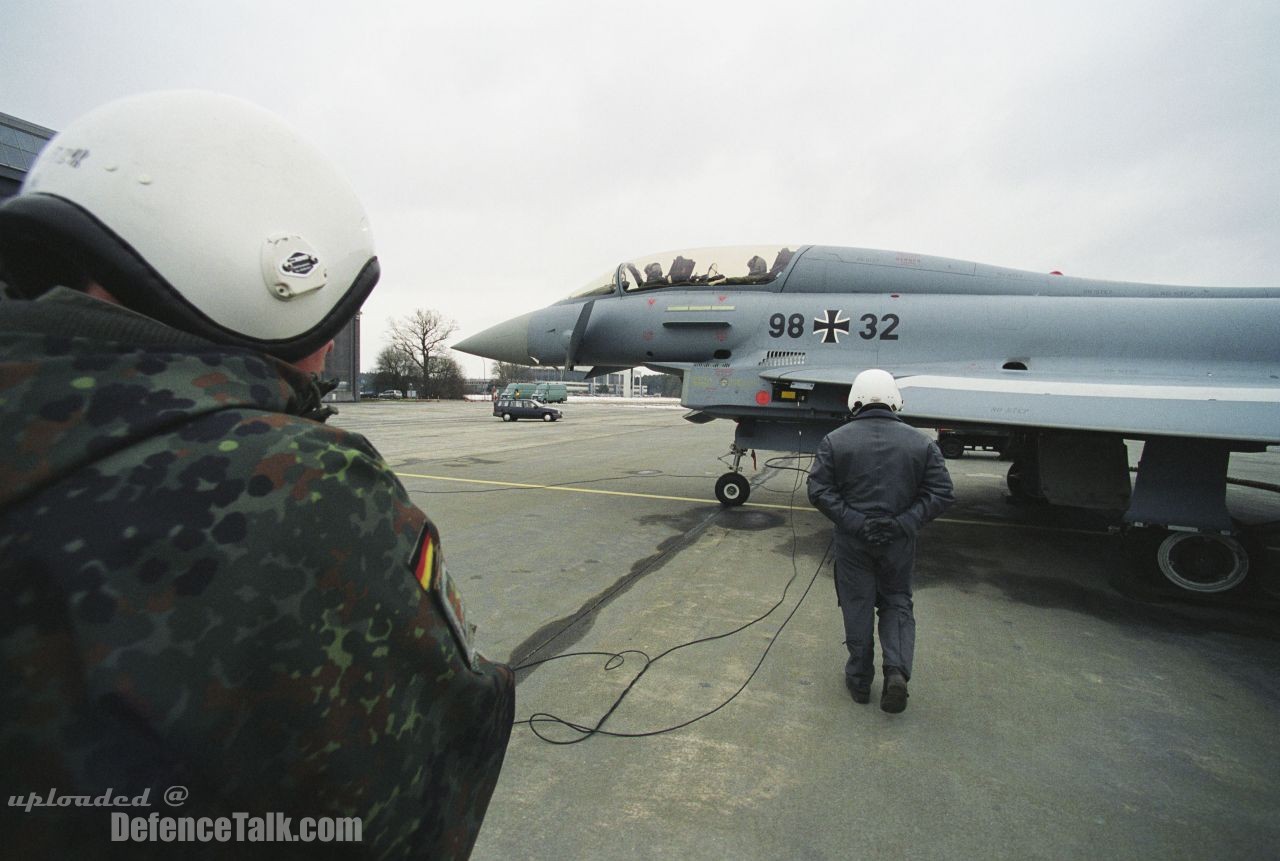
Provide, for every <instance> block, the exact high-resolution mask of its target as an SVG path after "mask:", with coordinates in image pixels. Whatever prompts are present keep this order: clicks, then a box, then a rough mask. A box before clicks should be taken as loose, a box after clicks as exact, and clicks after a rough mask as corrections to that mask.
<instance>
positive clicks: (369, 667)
mask: <svg viewBox="0 0 1280 861" xmlns="http://www.w3.org/2000/svg"><path fill="white" fill-rule="evenodd" d="M207 110H208V106H207V105H202V106H201V110H200V112H199V113H207ZM163 113H164V115H165V116H168V117H170V118H172V116H173V112H172V107H171V106H167V107H166V110H165V111H164V112H163ZM55 143H57V141H55ZM99 146H101V145H99ZM89 161H92V157H90V158H89V159H88V160H87V161H86V162H85V163H86V164H88V163H89ZM38 168H39V165H37V169H38ZM25 191H26V190H25V189H24V192H25ZM28 196H29V195H28V194H26V193H24V196H23V197H19V198H16V199H15V200H14V201H11V202H10V203H9V204H7V205H6V206H4V207H2V208H0V255H3V262H4V263H5V264H9V265H8V267H7V268H9V269H10V275H9V278H11V279H12V280H14V281H15V282H20V281H21V275H22V270H23V268H24V267H23V266H22V265H20V264H23V263H24V262H25V258H24V255H26V254H27V253H28V250H29V248H30V247H36V248H38V249H40V251H41V253H44V254H48V253H50V251H49V248H48V247H47V243H45V244H44V245H41V244H40V243H32V242H27V244H26V245H23V243H22V242H20V241H15V240H14V237H15V236H16V237H19V239H23V240H26V239H29V238H30V237H31V236H32V235H35V234H37V233H38V230H36V229H34V228H31V226H30V225H31V223H32V220H31V219H30V218H28V217H27V216H28V213H27V212H25V211H24V210H23V209H22V208H21V206H18V207H17V208H16V209H15V208H14V204H19V203H20V202H21V201H22V200H23V199H24V197H28ZM36 196H39V195H36ZM66 196H67V197H68V198H72V197H73V195H72V194H71V193H70V192H68V193H67V195H66ZM79 205H80V206H81V207H83V206H84V204H83V203H80V204H79ZM74 217H75V216H74V214H73V215H72V216H68V218H72V219H74ZM40 218H45V216H42V215H41V216H38V217H37V218H36V219H35V220H36V221H37V222H38V221H39V220H40ZM45 220H46V221H48V220H49V219H47V218H45ZM37 238H38V237H37ZM291 253H292V252H291ZM317 256H319V255H317ZM78 262H79V259H78ZM362 262H363V261H362ZM120 268H121V267H119V266H116V267H110V266H109V267H106V268H105V269H104V270H102V271H103V272H105V273H106V276H109V277H110V278H114V279H115V280H114V281H112V282H111V283H109V284H108V285H107V289H104V288H102V287H99V286H97V284H96V283H94V284H92V289H91V290H90V291H89V292H90V293H94V292H95V291H96V293H97V295H102V296H104V297H106V298H113V297H114V298H119V297H120V296H122V295H123V296H126V297H132V301H130V300H129V299H125V300H124V301H125V304H126V305H127V304H132V305H134V306H135V307H137V306H138V305H144V307H145V303H144V302H140V301H139V300H138V299H137V297H138V296H139V295H142V294H139V293H138V292H136V291H133V290H132V289H131V288H130V287H129V286H128V285H125V284H123V283H122V282H121V281H120V274H119V272H117V271H115V270H117V269H120ZM126 268H127V267H126ZM15 271H17V272H18V274H19V277H17V278H15V277H14V275H13V272H15ZM359 271H360V277H362V278H364V279H365V281H366V282H367V281H368V279H369V276H368V265H367V264H366V265H365V266H364V267H363V268H359ZM162 274H163V273H162ZM88 275H89V276H90V277H93V278H95V279H98V276H97V274H96V273H95V272H94V271H93V266H92V264H90V265H89V266H88ZM328 277H329V278H333V277H334V275H333V273H332V272H330V273H329V276H328ZM372 277H373V279H374V280H376V262H375V263H374V275H373V276H372ZM98 280H104V281H105V280H108V277H103V278H101V279H98ZM342 280H344V281H345V280H351V281H352V282H357V281H359V280H360V278H357V277H355V276H353V277H352V278H351V279H346V278H344V279H342ZM371 287H372V284H371V283H366V284H365V285H364V286H362V287H359V288H356V287H353V288H352V289H353V290H357V292H358V291H360V290H362V291H363V292H364V293H367V290H368V289H369V288H371ZM25 292H26V295H36V294H39V298H37V299H22V300H18V299H9V300H5V301H3V302H0V572H3V577H4V581H3V582H4V584H5V589H6V592H7V595H6V600H5V601H4V602H3V603H2V604H0V607H2V608H3V609H0V698H2V699H0V703H2V705H0V713H2V716H3V723H2V724H0V759H2V760H3V762H4V774H5V778H6V779H5V784H6V787H7V788H8V790H9V792H10V794H11V795H20V794H22V793H24V792H36V793H39V794H40V795H42V796H43V795H45V794H46V793H48V792H49V791H50V790H51V789H53V790H56V792H57V794H58V795H63V796H67V795H87V796H99V795H101V794H102V793H104V792H106V791H107V790H111V791H112V792H113V793H114V794H115V795H119V796H127V797H136V796H140V795H143V794H148V795H149V798H150V799H151V803H152V807H151V808H150V810H148V809H134V810H131V811H129V813H130V815H131V816H145V815H147V814H148V813H149V812H154V811H156V810H157V802H159V801H160V799H161V797H162V796H163V795H164V793H165V792H166V791H167V790H168V789H169V788H170V787H175V786H180V787H184V788H185V789H186V790H187V792H188V799H189V800H188V801H187V803H186V804H185V805H184V806H183V807H181V808H180V809H174V810H168V809H165V807H164V805H163V804H160V805H158V809H159V812H160V814H161V815H181V816H195V817H200V816H210V817H217V816H230V815H231V814H233V813H235V812H238V811H246V812H248V813H250V814H251V815H262V814H265V813H268V812H280V813H283V814H284V815H285V816H291V817H304V816H305V817H321V816H331V817H355V816H358V817H361V819H362V825H363V828H362V835H363V838H362V842H361V843H360V844H357V845H345V846H341V847H333V848H340V849H341V850H342V854H343V855H344V856H352V855H356V856H368V857H383V858H392V857H430V858H445V857H466V856H467V855H468V854H469V853H470V851H471V847H472V846H473V844H474V842H475V839H476V836H477V834H478V831H479V828H480V824H481V821H482V819H483V816H484V813H485V809H486V807H487V805H488V802H489V799H490V797H491V795H492V793H493V789H494V786H495V784H496V782H497V778H498V774H499V771H500V768H501V765H502V760H503V755H504V752H505V749H506V744H507V741H508V737H509V734H510V731H511V723H512V717H513V709H514V682H513V679H512V676H511V673H510V670H509V669H508V668H507V667H505V666H502V665H497V664H492V663H489V662H487V661H485V659H484V658H482V657H480V656H478V655H475V654H474V653H473V652H472V651H471V647H470V645H469V641H468V634H469V632H468V631H467V630H466V625H465V620H462V619H459V618H456V616H457V615H458V614H456V613H454V612H452V611H451V610H450V609H449V608H448V606H447V605H448V603H449V602H448V600H447V599H448V597H450V596H448V595H447V594H445V593H443V592H442V591H441V590H440V589H439V588H438V587H439V586H440V584H441V583H442V582H443V581H442V578H444V577H445V576H446V574H445V571H444V567H443V558H442V554H441V552H440V546H439V536H438V534H437V533H436V532H435V530H434V527H432V525H431V524H430V523H429V521H428V519H427V517H426V516H425V515H424V514H423V512H422V511H420V510H419V509H418V508H416V507H415V506H414V505H413V504H412V502H410V500H409V498H408V496H407V494H406V492H405V489H404V488H403V486H401V484H400V482H399V481H398V480H397V479H396V477H395V475H394V474H393V473H392V472H391V471H390V469H389V468H388V466H387V465H386V463H385V462H384V461H383V459H382V457H381V456H380V455H379V454H378V452H377V451H376V450H375V449H374V448H373V446H372V445H371V444H370V443H369V442H368V441H367V440H365V439H364V438H363V437H361V436H359V435H356V434H351V433H347V432H344V431H342V430H339V429H335V428H330V427H327V426H326V425H324V424H322V423H321V422H320V421H317V420H316V419H317V418H319V419H323V417H324V413H325V410H324V409H323V408H321V405H320V390H319V389H318V388H317V386H316V383H315V382H314V378H313V377H312V376H311V375H309V374H307V373H305V372H303V371H302V370H300V369H299V367H298V366H297V363H301V364H303V365H304V366H305V365H306V362H305V361H302V359H303V357H302V356H301V355H300V353H301V351H304V350H306V349H307V348H309V347H310V346H312V345H313V344H314V343H315V340H316V338H317V336H316V334H315V332H314V331H312V332H311V333H310V334H308V335H307V338H310V339H311V340H310V341H298V340H296V339H295V340H293V341H292V342H290V343H289V345H288V346H286V347H284V348H280V349H276V350H275V352H276V353H277V354H279V353H284V354H286V355H287V357H288V359H289V360H286V358H281V357H280V356H279V355H271V354H268V352H266V351H265V350H264V349H262V348H261V347H260V346H259V345H257V344H254V343H251V342H250V343H246V340H248V339H245V338H239V339H237V338H235V337H223V338H220V337H219V334H220V333H219V331H218V330H217V328H216V327H213V328H210V327H206V328H205V329H204V330H200V329H199V327H196V326H187V325H183V321H182V320H181V319H178V320H177V325H174V321H173V320H172V319H171V320H168V321H165V322H161V321H160V320H159V319H156V318H157V317H161V318H163V317H164V316H165V313H164V312H163V310H161V311H157V313H155V314H150V313H149V314H147V315H143V314H139V313H136V312H135V311H134V310H130V309H129V308H126V307H122V306H121V305H119V304H112V303H110V302H107V301H100V300H99V299H97V298H91V296H89V295H85V293H84V292H81V291H74V290H68V289H54V290H47V291H46V290H43V289H30V288H28V289H26V291H25ZM188 298H189V297H188ZM359 298H360V299H363V295H361V296H360V297H359ZM146 310H148V311H151V310H152V309H151V308H146ZM343 313H344V312H343V311H342V310H341V309H340V310H339V312H338V313H337V314H336V315H335V316H336V317H341V316H342V315H343ZM342 322H345V319H343V320H340V321H338V322H337V325H341V323H342ZM224 325H225V324H224ZM333 325H334V321H332V320H330V321H327V322H325V323H324V324H323V325H322V326H320V327H319V328H320V329H323V330H324V331H321V332H320V333H319V334H320V335H321V336H326V335H328V334H329V331H330V330H331V328H332V326H333ZM193 329H195V330H196V331H193ZM313 329H314V327H313ZM276 340H280V339H276ZM325 340H326V341H327V337H326V338H325ZM227 341H231V342H232V343H230V344H228V343H226V342H227ZM274 346H275V345H274V344H268V345H267V347H268V348H272V347H274ZM322 349H323V348H322ZM451 617H452V618H451ZM7 815H8V817H9V819H10V821H13V817H14V816H15V815H16V816H19V817H21V822H20V823H18V825H19V828H17V829H9V831H10V833H11V834H15V835H16V836H17V843H16V844H13V845H10V846H9V847H8V850H7V851H17V850H22V849H27V850H30V851H32V852H33V853H35V854H34V855H33V856H32V857H44V856H49V855H52V854H53V853H55V852H61V853H62V857H77V856H75V855H70V854H66V853H69V852H73V851H74V852H80V853H88V854H89V855H91V856H97V855H101V854H103V853H104V852H106V851H108V848H109V821H108V812H107V810H105V809H102V808H93V807H86V808H75V807H70V808H56V809H55V808H36V809H33V810H30V811H29V812H25V811H21V810H17V811H15V810H14V809H12V808H11V809H10V810H8V811H7ZM294 821H297V819H296V818H295V820H294ZM131 848H132V849H133V850H134V851H136V850H137V849H138V847H137V846H136V845H135V846H133V847H131ZM145 848H146V847H143V849H144V850H145ZM152 848H156V847H152ZM159 848H169V849H172V848H173V847H171V846H170V847H159ZM188 848H189V849H192V850H194V851H195V853H196V854H199V853H200V852H201V851H211V852H212V851H214V850H217V849H218V847H217V846H213V847H208V846H205V847H200V846H195V847H188ZM240 848H245V847H240ZM247 848H252V847H247ZM264 848H265V847H264ZM317 848H323V847H317V846H316V845H295V846H294V847H293V849H292V851H298V850H299V849H301V850H303V851H304V852H306V854H307V855H308V856H309V857H316V856H315V850H316V849H317ZM184 851H185V850H184ZM222 851H224V852H226V851H228V850H226V849H224V850H222ZM229 851H231V852H235V851H237V850H235V849H232V850H229ZM288 851H290V847H289V846H288V845H275V846H272V847H271V852H272V854H275V855H279V854H281V853H282V852H288ZM15 857H16V856H15Z"/></svg>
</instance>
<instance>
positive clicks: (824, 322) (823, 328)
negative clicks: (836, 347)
mask: <svg viewBox="0 0 1280 861" xmlns="http://www.w3.org/2000/svg"><path fill="white" fill-rule="evenodd" d="M824 313H825V314H826V315H827V316H826V319H819V318H818V317H814V318H813V334H815V335H816V334H818V333H819V332H821V333H822V343H824V344H839V343H840V333H841V332H844V333H845V334H846V335H847V334H849V318H848V317H846V316H844V311H830V310H828V311H826V312H824Z"/></svg>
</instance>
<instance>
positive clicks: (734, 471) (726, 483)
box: [716, 444, 751, 508]
mask: <svg viewBox="0 0 1280 861" xmlns="http://www.w3.org/2000/svg"><path fill="white" fill-rule="evenodd" d="M729 450H730V453H731V454H732V455H733V466H732V467H731V470H730V471H729V472H726V473H725V474H724V475H722V476H720V478H718V479H717V480H716V499H718V500H720V504H721V505H723V506H724V507H725V508H734V507H735V506H738V505H742V504H743V503H744V502H746V501H747V497H749V496H750V495H751V482H749V481H747V479H746V477H745V476H743V474H742V472H741V469H742V456H743V455H745V454H746V453H747V451H748V450H747V449H745V448H738V446H737V445H736V444H735V445H732V446H730V449H729Z"/></svg>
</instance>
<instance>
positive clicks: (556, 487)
mask: <svg viewBox="0 0 1280 861" xmlns="http://www.w3.org/2000/svg"><path fill="white" fill-rule="evenodd" d="M396 475H398V476H400V477H401V478H421V479H424V480H426V481H453V482H458V483H460V484H483V485H486V486H489V487H509V488H513V489H515V488H519V489H523V490H558V491H563V492H566V493H595V494H599V495H601V496H629V497H632V498H634V499H660V500H665V501H668V502H696V503H699V504H702V505H707V504H713V505H719V504H720V503H719V501H717V500H715V499H701V498H698V497H694V496H662V495H660V494H657V493H632V492H630V491H626V490H600V489H599V488H594V487H567V486H565V485H557V484H523V483H521V482H518V481H489V480H486V479H483V478H455V477H454V476H451V475H421V474H420V473H414V472H397V473H396ZM742 507H743V508H776V509H778V510H779V511H792V510H794V511H800V512H805V511H808V512H811V513H813V514H821V512H819V511H818V510H817V509H816V508H813V507H812V506H809V505H796V506H791V505H776V504H774V503H771V502H746V503H743V506H742ZM934 522H935V523H953V524H957V525H960V526H995V527H1004V528H1006V529H1034V530H1043V531H1046V532H1067V533H1075V534H1077V535H1104V534H1105V533H1102V532H1097V531H1094V530H1089V529H1064V528H1062V527H1059V526H1042V525H1040V524H1036V523H1010V522H1005V521H1000V520H966V519H961V518H956V517H939V518H938V519H937V520H935V521H934Z"/></svg>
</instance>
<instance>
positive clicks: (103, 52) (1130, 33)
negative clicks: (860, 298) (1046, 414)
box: [0, 0, 1280, 376]
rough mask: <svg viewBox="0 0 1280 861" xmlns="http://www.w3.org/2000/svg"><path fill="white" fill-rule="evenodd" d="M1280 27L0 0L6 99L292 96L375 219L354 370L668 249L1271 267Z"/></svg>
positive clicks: (1225, 277)
mask: <svg viewBox="0 0 1280 861" xmlns="http://www.w3.org/2000/svg"><path fill="white" fill-rule="evenodd" d="M1278 40H1280V4H1277V3H1274V2H1265V0H1259V2H1229V0H1206V2H1198V0H1196V2H1192V0H1186V2H1180V0H1164V1H1163V2H1124V0H1106V2H1092V0H1070V2H1035V3H1031V2H1000V3H997V2H981V0H968V2H963V3H958V2H914V3H913V2H901V3H892V4H891V3H885V2H883V0H881V2H875V3H872V2H860V0H841V2H803V0H800V2H797V0H792V2H786V3H761V2H747V0H737V1H736V2H718V0H717V2H698V0H680V1H679V2H628V3H625V4H623V3H610V2H607V0H595V2H560V0H543V2H519V3H517V2H501V0H489V2H484V3H466V4H464V3H457V2H452V3H447V4H446V3H433V2H416V3H408V2H405V3H391V2H378V0H366V2H364V3H355V2H350V0H345V2H340V3H330V2H305V3H304V2H297V3H285V2H270V0H244V2H239V1H238V0H219V2H216V3H209V2H202V3H192V2H185V0H170V2H112V0H90V2H58V0H5V2H4V3H3V5H0V112H4V113H8V114H12V115H15V116H18V117H21V118H23V119H26V120H29V121H31V122H35V123H38V124H41V125H45V126H48V127H51V128H54V129H59V128H62V127H64V126H65V125H66V124H67V123H68V122H70V121H71V120H72V119H74V118H75V117H76V116H78V115H80V114H81V113H84V112H85V111H87V110H88V109H90V108H92V107H94V106H96V105H98V104H100V103H102V102H105V101H108V100H110V99H113V98H116V97H119V96H123V95H127V94H131V93H137V92H143V91H148V90H155V89H167V88H175V87H178V88H188V87H196V88H202V89H210V90H216V91H220V92H225V93H230V94H233V95H237V96H241V97H243V98H247V99H250V100H252V101H254V102H257V103H259V104H261V105H263V106H264V107H267V108H269V109H271V110H273V111H275V112H276V113H278V114H280V115H281V116H283V117H284V118H285V119H286V120H288V121H289V122H291V123H292V124H293V125H294V126H296V127H297V128H299V129H300V130H301V131H302V132H303V133H304V134H305V135H307V136H308V137H309V138H311V139H312V140H313V141H314V142H315V143H316V144H317V145H318V146H319V147H320V149H321V150H323V151H324V152H325V153H327V154H328V155H329V156H331V157H332V158H333V159H334V160H335V161H336V162H338V164H339V165H340V166H341V167H342V169H343V170H344V172H345V173H346V174H347V176H348V177H349V178H350V180H351V181H352V183H353V184H354V186H355V187H356V190H357V192H358V193H359V194H360V196H361V198H362V199H363V201H364V203H365V206H366V208H367V209H368V211H369V215H370V219H371V222H372V224H373V229H374V236H375V240H376V243H377V248H378V254H379V257H380V258H381V261H382V271H383V276H382V281H381V283H380V285H379V286H378V288H377V289H376V290H375V291H374V294H373V296H372V297H371V299H370V300H369V302H368V303H367V304H366V305H365V316H364V318H363V329H362V336H363V340H364V348H363V353H364V364H365V366H366V368H371V366H372V364H373V358H374V356H375V355H376V353H377V351H378V349H379V348H380V347H381V346H382V345H383V343H384V334H385V331H386V327H387V321H388V319H390V318H392V317H396V316H401V315H404V314H406V313H408V312H409V311H411V310H413V309H415V308H434V309H437V310H439V311H441V312H443V313H444V314H446V315H448V316H449V317H452V318H453V319H455V320H456V321H457V322H458V335H457V339H461V338H462V337H465V336H467V335H471V334H474V333H476V332H478V331H480V330H481V329H483V328H484V327H486V326H489V325H492V324H494V323H497V322H500V321H501V320H503V319H506V318H507V317H510V316H513V315H515V314H517V313H523V312H525V311H529V310H532V309H534V308H538V307H542V306H543V305H546V304H548V303H550V302H552V301H554V300H556V299H559V298H562V297H563V296H565V295H567V294H568V293H570V292H571V291H573V290H574V289H576V288H578V287H580V286H582V285H583V284H584V283H585V282H586V281H587V280H588V279H589V278H592V277H594V276H595V275H597V274H599V273H600V272H602V271H604V270H605V269H607V268H609V267H611V266H614V265H616V264H617V263H618V262H620V261H622V260H624V259H628V258H631V257H638V256H641V255H645V254H647V253H650V252H655V251H661V250H665V249H676V248H685V247H699V246H708V245H739V244H746V243H754V242H785V243H801V244H803V243H822V244H832V245H848V246H857V247H865V248H886V249H892V250H900V251H913V252H918V253H925V254H934V255H940V256H946V257H957V258H961V259H966V260H977V261H980V262H983V263H991V264H995V265H1001V266H1012V267H1015V268H1021V269H1029V270H1033V271H1048V270H1051V269H1060V270H1063V271H1065V272H1066V273H1068V274H1072V275H1082V276H1087V277H1098V278H1115V279H1124V280H1134V281H1151V282H1162V283H1176V284H1207V285H1223V286H1277V285H1278V284H1280V278H1277V277H1276V275H1275V269H1274V263H1273V258H1274V257H1275V256H1276V255H1275V251H1276V246H1277V238H1278V237H1280V49H1277V42H1278ZM460 358H461V360H462V362H463V368H464V371H465V373H467V375H469V376H472V375H479V373H480V371H481V360H480V359H477V358H473V357H466V356H460Z"/></svg>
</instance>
